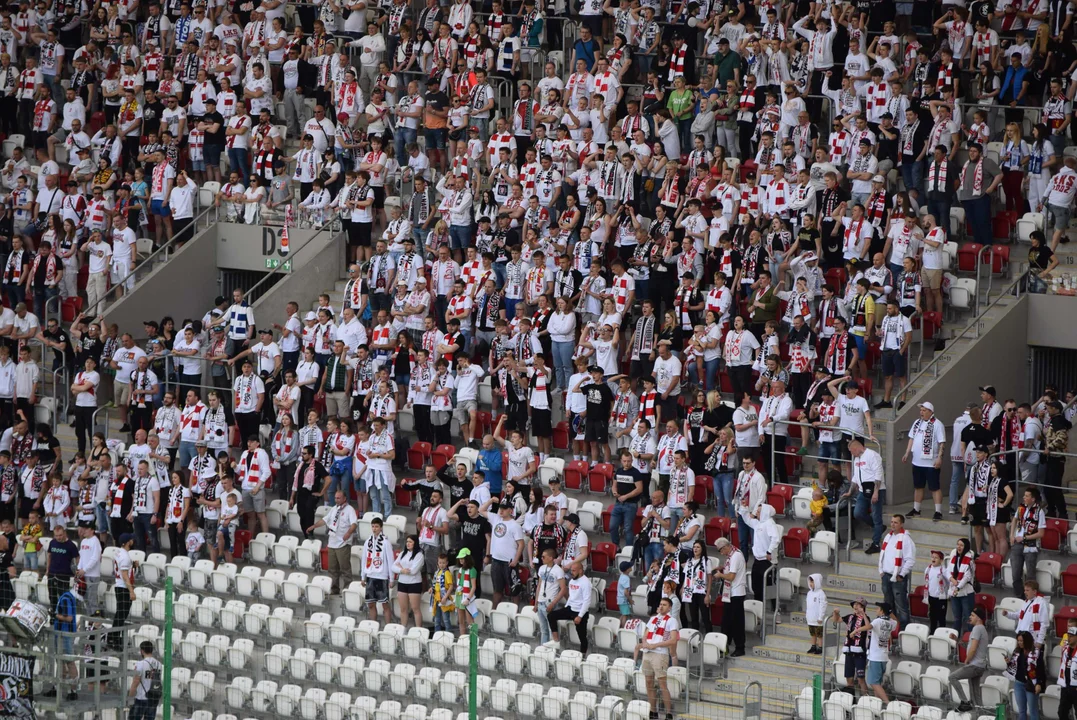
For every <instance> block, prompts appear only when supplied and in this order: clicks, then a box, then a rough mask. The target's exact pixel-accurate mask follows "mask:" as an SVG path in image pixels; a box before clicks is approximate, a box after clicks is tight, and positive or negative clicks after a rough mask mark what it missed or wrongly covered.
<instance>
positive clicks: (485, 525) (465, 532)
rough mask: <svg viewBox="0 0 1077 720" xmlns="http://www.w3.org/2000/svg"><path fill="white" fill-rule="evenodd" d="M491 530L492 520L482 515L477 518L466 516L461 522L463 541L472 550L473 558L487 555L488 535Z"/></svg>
mask: <svg viewBox="0 0 1077 720" xmlns="http://www.w3.org/2000/svg"><path fill="white" fill-rule="evenodd" d="M490 531H491V528H490V521H489V520H487V519H486V518H484V517H483V516H482V515H479V516H477V517H475V518H471V517H469V516H465V517H464V519H463V520H462V521H461V522H460V534H461V536H462V543H463V546H464V547H466V548H467V549H468V550H470V551H471V556H472V558H482V557H484V556H485V555H486V536H487V535H488V534H489V533H490Z"/></svg>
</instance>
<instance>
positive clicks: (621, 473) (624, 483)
mask: <svg viewBox="0 0 1077 720" xmlns="http://www.w3.org/2000/svg"><path fill="white" fill-rule="evenodd" d="M645 480H646V478H644V476H643V473H641V472H640V471H639V470H637V469H636V468H635V467H629V468H628V469H627V470H625V469H624V468H623V467H620V468H617V470H615V471H614V473H613V483H614V487H615V488H617V494H618V495H627V494H628V493H630V492H632V491H633V490H635V488H636V483H637V482H641V481H645ZM639 499H640V496H639V495H637V496H635V497H634V498H630V499H629V500H627V501H626V502H630V503H637V502H639Z"/></svg>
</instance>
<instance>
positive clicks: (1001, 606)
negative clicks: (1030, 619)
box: [995, 597, 1025, 659]
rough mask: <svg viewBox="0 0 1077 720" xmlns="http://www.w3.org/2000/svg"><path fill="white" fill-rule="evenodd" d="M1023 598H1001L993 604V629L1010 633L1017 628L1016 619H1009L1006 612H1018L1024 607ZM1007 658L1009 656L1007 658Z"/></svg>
mask: <svg viewBox="0 0 1077 720" xmlns="http://www.w3.org/2000/svg"><path fill="white" fill-rule="evenodd" d="M1024 605H1025V603H1024V601H1023V600H1019V599H1018V598H1014V597H1006V598H1002V599H1001V600H999V601H998V604H997V605H996V606H995V629H996V630H997V631H998V632H999V633H1000V634H1001V633H1009V634H1012V633H1014V632H1015V631H1016V630H1017V620H1016V619H1011V618H1010V617H1008V616H1007V613H1010V612H1012V613H1015V615H1016V613H1019V612H1021V608H1022V607H1024ZM1007 659H1009V658H1007Z"/></svg>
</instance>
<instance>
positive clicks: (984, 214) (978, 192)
mask: <svg viewBox="0 0 1077 720" xmlns="http://www.w3.org/2000/svg"><path fill="white" fill-rule="evenodd" d="M968 152H969V159H968V161H967V162H966V163H965V165H964V167H963V168H961V176H960V179H959V180H960V182H959V184H958V186H957V199H958V200H960V201H961V204H962V205H963V206H964V208H965V216H966V217H967V218H968V220H969V225H971V226H972V235H973V237H974V238H975V240H976V242H978V243H980V244H981V245H990V244H991V196H992V195H993V194H994V192H995V189H996V188H997V187H998V186H999V183H1001V182H1002V172H1001V171H1000V170H999V168H998V165H997V164H996V163H995V161H994V160H989V159H987V158H986V157H984V156H983V148H982V147H981V146H980V143H977V142H973V143H969V146H968Z"/></svg>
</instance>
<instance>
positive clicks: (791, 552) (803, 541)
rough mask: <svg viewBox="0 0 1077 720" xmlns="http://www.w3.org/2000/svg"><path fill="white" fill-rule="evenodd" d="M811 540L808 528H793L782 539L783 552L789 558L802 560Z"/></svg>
mask: <svg viewBox="0 0 1077 720" xmlns="http://www.w3.org/2000/svg"><path fill="white" fill-rule="evenodd" d="M809 540H811V533H809V532H808V528H801V527H795V528H791V529H790V530H789V532H787V533H786V534H785V537H783V538H782V552H783V553H785V556H786V557H787V558H790V559H793V560H801V559H803V557H804V550H805V549H806V548H807V547H808V541H809Z"/></svg>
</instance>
